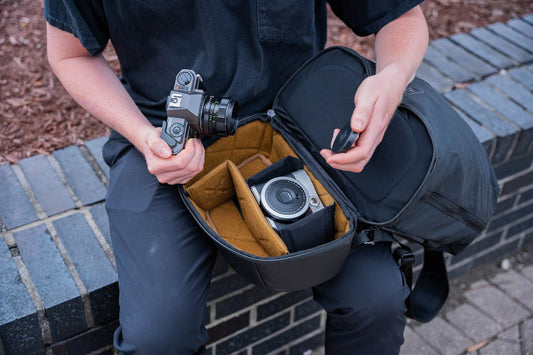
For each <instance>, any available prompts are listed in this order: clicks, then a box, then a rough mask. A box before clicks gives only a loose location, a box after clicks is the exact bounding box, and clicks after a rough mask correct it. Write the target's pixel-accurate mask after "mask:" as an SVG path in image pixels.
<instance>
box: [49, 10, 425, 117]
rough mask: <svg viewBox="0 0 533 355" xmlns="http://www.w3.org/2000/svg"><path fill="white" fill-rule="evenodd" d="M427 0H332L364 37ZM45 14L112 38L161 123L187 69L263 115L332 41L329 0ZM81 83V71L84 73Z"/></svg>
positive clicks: (144, 106) (93, 48) (137, 97)
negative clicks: (294, 76) (174, 88)
mask: <svg viewBox="0 0 533 355" xmlns="http://www.w3.org/2000/svg"><path fill="white" fill-rule="evenodd" d="M421 1H422V0H357V1H350V0H330V1H329V3H330V4H331V7H332V9H333V11H334V12H335V13H336V14H337V15H338V16H339V17H340V18H341V19H342V20H343V21H344V22H345V23H346V24H347V25H348V26H349V27H351V28H352V29H353V30H354V32H355V33H357V34H359V35H368V34H371V33H375V32H377V31H378V30H379V29H380V28H381V27H383V26H384V25H386V24H387V23H388V22H390V21H392V20H393V19H395V18H397V17H399V16H400V15H401V14H403V13H404V12H406V11H408V10H409V9H411V8H413V7H414V6H416V5H417V4H418V3H420V2H421ZM44 14H45V18H46V20H47V21H48V22H49V23H50V24H51V25H52V26H55V27H57V28H59V29H61V30H64V31H67V32H70V33H72V34H74V35H75V36H76V37H77V38H78V39H80V41H81V44H82V45H83V46H84V47H85V48H86V49H87V50H88V51H89V52H90V54H91V55H97V54H99V53H101V52H102V51H103V50H104V48H105V47H106V45H107V43H108V41H109V40H111V42H112V44H113V46H114V48H115V50H116V53H117V55H118V58H119V61H120V67H121V80H122V82H123V84H124V86H125V87H126V89H127V90H128V92H129V93H130V95H131V96H132V98H133V100H134V101H135V102H136V104H137V105H138V106H139V108H140V109H141V111H142V112H143V113H144V114H145V115H146V117H148V119H149V120H150V121H151V122H152V123H153V124H155V125H160V124H161V120H163V119H165V118H166V117H165V111H164V104H165V101H166V97H167V95H168V94H169V91H170V89H171V88H172V86H173V84H174V79H175V76H176V74H177V73H178V71H179V70H180V69H183V68H191V69H193V70H195V71H196V72H197V73H199V74H201V76H202V77H203V79H204V84H205V87H206V92H207V93H208V94H211V95H216V96H225V97H230V98H232V99H233V100H235V101H237V102H239V112H240V116H241V117H244V116H247V115H249V114H252V113H255V112H264V111H266V109H268V108H269V107H270V105H271V103H272V101H273V98H274V96H275V94H276V92H277V91H278V90H279V88H280V87H281V85H282V84H283V83H284V82H285V81H286V80H287V78H288V77H289V76H290V75H291V74H292V73H293V72H294V71H295V70H296V69H297V68H298V67H299V66H300V65H301V64H303V63H304V62H305V61H306V60H307V59H309V58H310V57H312V56H313V55H315V54H316V53H318V52H319V51H320V50H321V49H323V47H324V44H325V42H326V35H327V31H326V20H327V10H326V0H45V2H44ZM80 80H83V75H82V74H81V73H80Z"/></svg>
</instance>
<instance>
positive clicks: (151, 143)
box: [146, 127, 172, 159]
mask: <svg viewBox="0 0 533 355" xmlns="http://www.w3.org/2000/svg"><path fill="white" fill-rule="evenodd" d="M160 132H161V128H159V127H158V128H157V129H154V130H153V131H152V132H150V133H149V134H148V136H147V138H146V140H147V144H148V147H150V151H151V152H152V153H153V154H154V155H156V156H158V157H159V158H163V159H167V158H169V157H170V156H171V155H172V150H170V147H169V146H168V144H167V143H166V142H165V141H164V140H163V139H161V137H160Z"/></svg>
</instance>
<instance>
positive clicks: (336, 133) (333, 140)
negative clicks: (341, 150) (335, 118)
mask: <svg viewBox="0 0 533 355" xmlns="http://www.w3.org/2000/svg"><path fill="white" fill-rule="evenodd" d="M339 132H340V129H338V128H335V129H334V130H333V137H332V138H331V143H330V145H329V146H330V148H333V142H335V138H337V135H338V134H339Z"/></svg>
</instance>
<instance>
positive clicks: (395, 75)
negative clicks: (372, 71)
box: [376, 63, 416, 93]
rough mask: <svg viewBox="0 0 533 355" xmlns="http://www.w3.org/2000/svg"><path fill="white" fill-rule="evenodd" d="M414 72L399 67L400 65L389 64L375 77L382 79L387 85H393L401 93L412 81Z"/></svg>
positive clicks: (407, 68)
mask: <svg viewBox="0 0 533 355" xmlns="http://www.w3.org/2000/svg"><path fill="white" fill-rule="evenodd" d="M415 74H416V71H413V70H412V69H411V68H409V67H406V66H403V65H401V64H400V63H391V64H388V65H387V66H385V67H383V68H381V69H380V70H379V71H378V72H377V73H376V75H378V76H380V77H382V78H383V80H384V81H385V82H387V83H388V85H394V86H396V87H397V88H398V89H400V90H401V91H402V93H403V91H404V90H405V88H406V87H407V85H409V83H410V82H411V81H412V80H413V79H414V77H415Z"/></svg>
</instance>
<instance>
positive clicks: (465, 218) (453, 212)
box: [422, 191, 485, 232]
mask: <svg viewBox="0 0 533 355" xmlns="http://www.w3.org/2000/svg"><path fill="white" fill-rule="evenodd" d="M422 201H425V202H427V203H429V204H430V205H431V206H433V207H435V208H437V209H439V210H441V211H442V212H444V213H446V214H448V215H450V216H451V217H453V218H455V219H457V220H459V221H461V222H463V223H464V224H466V225H468V226H470V227H471V228H472V229H474V230H476V231H477V232H481V231H482V230H483V229H485V223H484V222H483V221H482V220H481V219H480V218H479V217H478V216H476V215H474V214H473V213H471V212H470V211H468V210H467V209H466V208H464V207H463V206H461V205H459V204H457V203H456V202H454V201H452V200H450V199H449V198H448V197H446V196H445V195H443V194H442V193H440V192H438V191H428V192H426V193H425V194H424V196H423V197H422Z"/></svg>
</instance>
